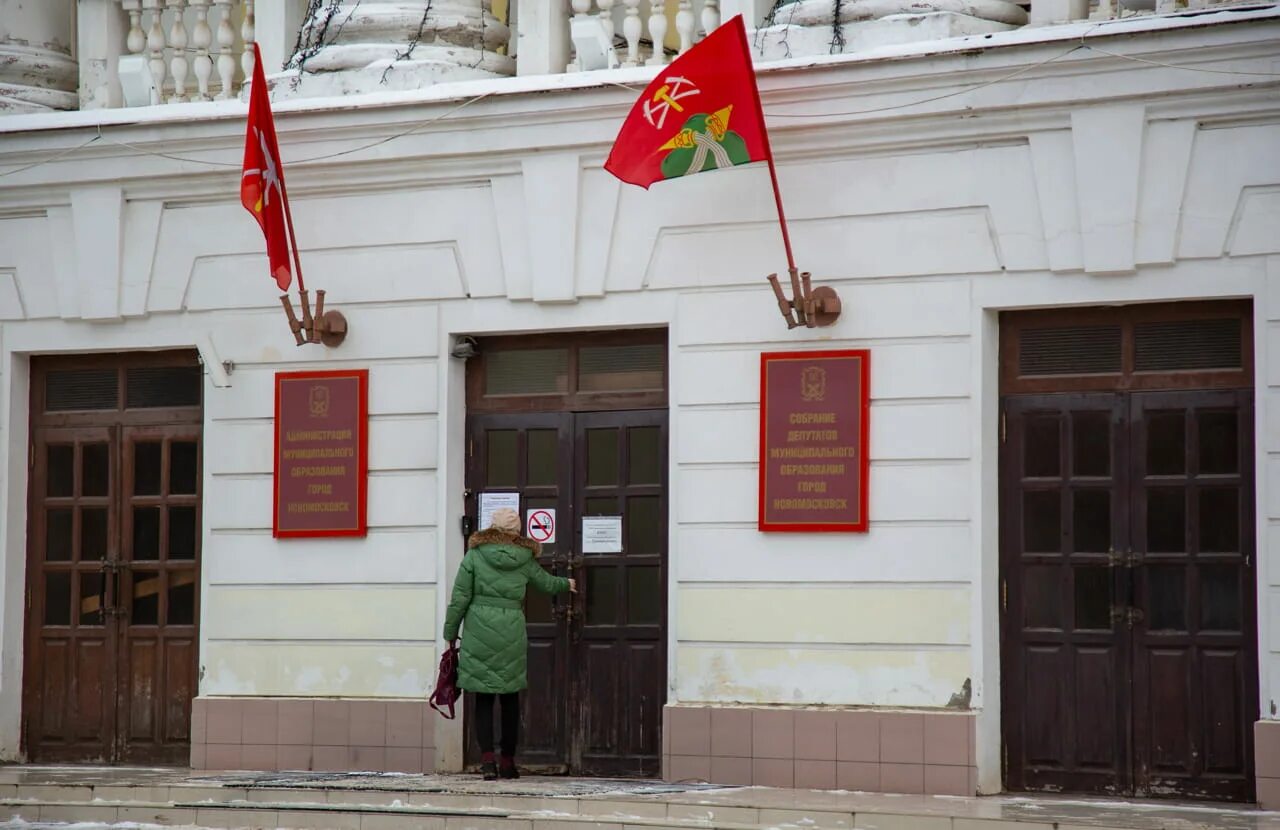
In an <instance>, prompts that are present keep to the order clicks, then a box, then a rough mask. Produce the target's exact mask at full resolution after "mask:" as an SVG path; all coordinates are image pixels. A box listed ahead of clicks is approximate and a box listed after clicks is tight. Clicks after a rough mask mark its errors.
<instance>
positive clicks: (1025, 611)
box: [1001, 389, 1258, 801]
mask: <svg viewBox="0 0 1280 830" xmlns="http://www.w3.org/2000/svg"><path fill="white" fill-rule="evenodd" d="M1252 425H1253V405H1252V392H1251V391H1249V390H1234V389H1221V390H1206V391H1168V392H1165V391H1155V392H1102V393H1077V394H1050V395H1013V396H1009V397H1006V398H1005V399H1004V401H1003V415H1002V431H1003V433H1004V437H1003V443H1002V460H1001V463H1002V471H1001V500H1002V503H1001V558H1002V562H1001V571H1002V573H1001V580H1002V583H1001V596H1002V600H1001V603H1002V617H1003V647H1002V654H1003V664H1004V666H1003V673H1004V680H1003V683H1002V685H1003V689H1004V700H1003V709H1004V750H1005V774H1006V781H1007V784H1008V786H1009V787H1010V789H1014V790H1041V791H1050V792H1061V791H1072V792H1083V793H1098V794H1111V795H1130V796H1140V797H1190V798H1210V799H1224V800H1240V801H1245V800H1250V799H1251V798H1252V797H1253V792H1254V785H1253V744H1252V727H1253V722H1254V720H1255V719H1256V717H1257V715H1258V701H1257V663H1256V659H1257V658H1256V653H1257V649H1256V640H1255V638H1256V633H1255V632H1256V630H1257V627H1256V600H1255V572H1256V571H1255V568H1256V560H1255V555H1254V554H1255V551H1254V527H1253V503H1254V488H1253V460H1252V459H1253V438H1252V434H1253V427H1252Z"/></svg>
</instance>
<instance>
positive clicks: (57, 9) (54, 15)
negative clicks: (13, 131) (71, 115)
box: [0, 0, 79, 114]
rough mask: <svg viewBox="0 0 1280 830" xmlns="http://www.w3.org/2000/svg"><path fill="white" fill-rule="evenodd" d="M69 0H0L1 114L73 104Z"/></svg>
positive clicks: (76, 77) (75, 81)
mask: <svg viewBox="0 0 1280 830" xmlns="http://www.w3.org/2000/svg"><path fill="white" fill-rule="evenodd" d="M75 13H76V4H75V2H74V0H42V1H41V2H38V3H33V2H30V0H0V85H2V86H0V88H3V89H4V91H3V92H0V114H3V113H6V112H41V111H44V110H55V109H56V110H73V109H75V108H76V105H77V104H78V103H79V96H78V95H77V93H76V86H77V84H78V82H79V70H78V69H77V68H76V62H75V60H74V59H73V58H72V57H71V48H72V44H73V39H74V37H75V36H74V34H73V32H74V31H75V29H74V25H75Z"/></svg>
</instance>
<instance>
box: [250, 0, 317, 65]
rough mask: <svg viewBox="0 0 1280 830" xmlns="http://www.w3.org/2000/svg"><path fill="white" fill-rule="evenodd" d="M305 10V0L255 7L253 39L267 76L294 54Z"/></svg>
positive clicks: (280, 0)
mask: <svg viewBox="0 0 1280 830" xmlns="http://www.w3.org/2000/svg"><path fill="white" fill-rule="evenodd" d="M306 7H307V3H306V0H270V2H267V3H257V4H255V7H254V24H255V26H254V28H255V34H254V39H255V40H256V41H257V42H258V48H259V49H261V50H262V70H263V71H264V72H266V73H267V74H268V75H270V74H271V73H273V72H279V71H280V69H281V67H283V66H284V64H285V61H287V60H288V59H289V57H290V56H291V55H292V54H293V47H294V45H295V44H296V43H297V42H298V30H299V29H301V28H302V18H303V15H304V14H305V13H306V10H307V8H306Z"/></svg>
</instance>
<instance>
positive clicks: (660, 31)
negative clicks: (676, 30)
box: [647, 0, 667, 66]
mask: <svg viewBox="0 0 1280 830" xmlns="http://www.w3.org/2000/svg"><path fill="white" fill-rule="evenodd" d="M665 6H666V4H664V3H663V2H662V0H652V2H651V4H650V6H649V39H650V40H652V41H653V54H652V55H650V56H649V60H648V61H647V63H648V64H649V66H663V65H665V64H666V62H667V55H666V52H665V51H664V50H663V47H664V45H665V44H666V42H667V10H666V7H665Z"/></svg>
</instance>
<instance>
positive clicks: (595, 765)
mask: <svg viewBox="0 0 1280 830" xmlns="http://www.w3.org/2000/svg"><path fill="white" fill-rule="evenodd" d="M468 429H469V437H468V473H467V487H468V491H469V497H468V512H469V515H470V516H471V517H473V518H474V517H478V515H479V508H480V504H481V500H482V499H483V498H484V495H483V494H485V493H505V494H518V496H519V502H520V513H521V517H522V519H523V520H524V522H525V525H526V527H525V530H526V533H527V534H528V533H530V529H529V526H528V524H529V516H530V515H531V514H532V513H534V512H536V511H543V513H542V515H541V516H540V517H539V519H538V528H537V529H534V530H533V531H532V535H534V536H543V537H545V536H546V535H547V533H548V530H547V526H548V520H549V519H551V520H553V521H554V533H555V536H554V541H550V542H546V543H544V544H543V548H542V555H541V557H540V559H539V562H540V563H541V564H542V566H543V567H545V568H546V569H547V570H548V571H550V572H551V573H553V574H556V575H558V576H564V577H571V578H574V579H576V580H577V584H578V593H577V594H576V595H571V594H567V593H566V594H563V595H560V596H558V597H555V598H548V597H545V596H543V595H541V594H538V593H537V592H536V591H535V590H534V589H532V588H530V589H529V594H528V597H527V599H526V611H525V613H526V617H527V619H528V631H529V689H528V691H527V692H526V693H524V695H523V696H522V702H521V705H522V724H523V733H522V736H521V742H520V743H521V746H520V762H521V764H522V765H523V766H528V767H530V768H534V769H541V770H543V771H547V772H569V773H572V774H578V775H609V776H644V777H654V776H657V775H658V774H659V773H660V765H661V738H662V728H661V717H662V706H663V702H664V701H665V698H666V647H665V646H666V563H667V555H666V554H667V498H666V492H667V488H666V475H667V472H666V471H667V460H666V459H667V412H666V410H665V409H662V410H640V411H614V412H590V413H572V412H555V413H531V414H494V415H472V416H470V418H469V426H468ZM508 498H510V496H508ZM584 518H587V519H592V518H594V519H599V520H601V521H600V522H599V523H597V524H598V526H599V527H600V529H601V531H602V532H601V533H599V535H596V534H594V533H593V535H592V539H591V540H590V541H589V542H588V541H585V540H584V538H583V519H584ZM615 528H616V530H617V532H616V533H615V532H614V529H615ZM467 753H468V755H467V757H468V760H469V761H471V762H472V763H474V762H476V761H478V750H477V747H476V744H475V740H474V738H473V737H472V733H471V730H470V729H468V732H467Z"/></svg>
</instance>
